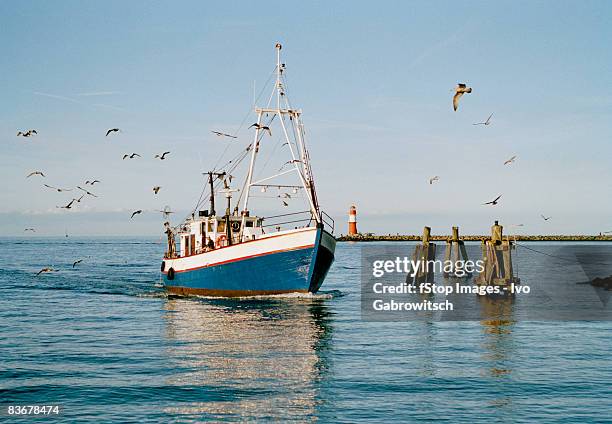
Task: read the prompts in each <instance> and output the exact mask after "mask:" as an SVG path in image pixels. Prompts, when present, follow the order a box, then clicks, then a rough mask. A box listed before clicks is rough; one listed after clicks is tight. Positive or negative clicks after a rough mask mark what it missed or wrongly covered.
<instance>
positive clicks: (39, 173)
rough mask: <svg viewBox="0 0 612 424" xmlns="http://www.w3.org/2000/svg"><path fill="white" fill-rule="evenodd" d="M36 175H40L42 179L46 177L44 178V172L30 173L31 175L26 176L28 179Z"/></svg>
mask: <svg viewBox="0 0 612 424" xmlns="http://www.w3.org/2000/svg"><path fill="white" fill-rule="evenodd" d="M34 175H40V176H41V177H44V176H45V174H43V173H42V172H40V171H34V172H30V173H29V174H28V175H27V176H26V178H30V177H33V176H34Z"/></svg>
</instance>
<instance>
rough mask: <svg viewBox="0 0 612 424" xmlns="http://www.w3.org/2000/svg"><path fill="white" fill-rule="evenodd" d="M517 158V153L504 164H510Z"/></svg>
mask: <svg viewBox="0 0 612 424" xmlns="http://www.w3.org/2000/svg"><path fill="white" fill-rule="evenodd" d="M515 160H516V155H515V156H512V157H511V158H510V159H508V160H507V161H505V162H504V165H510V164H511V163H514V161H515Z"/></svg>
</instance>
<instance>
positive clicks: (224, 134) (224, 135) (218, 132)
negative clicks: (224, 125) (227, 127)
mask: <svg viewBox="0 0 612 424" xmlns="http://www.w3.org/2000/svg"><path fill="white" fill-rule="evenodd" d="M211 133H213V134H215V135H216V136H218V137H229V138H238V137H236V136H235V135H231V134H226V133H224V132H221V131H211Z"/></svg>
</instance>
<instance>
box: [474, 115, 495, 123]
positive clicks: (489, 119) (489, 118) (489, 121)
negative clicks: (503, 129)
mask: <svg viewBox="0 0 612 424" xmlns="http://www.w3.org/2000/svg"><path fill="white" fill-rule="evenodd" d="M492 116H493V114H490V115H489V117H488V118H487V120H486V121H484V122H476V123H475V124H472V125H491V117H492Z"/></svg>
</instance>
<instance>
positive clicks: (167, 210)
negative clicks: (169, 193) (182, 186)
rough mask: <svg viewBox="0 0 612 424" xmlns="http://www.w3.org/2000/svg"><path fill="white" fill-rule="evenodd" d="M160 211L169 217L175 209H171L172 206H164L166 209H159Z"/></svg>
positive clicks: (165, 216)
mask: <svg viewBox="0 0 612 424" xmlns="http://www.w3.org/2000/svg"><path fill="white" fill-rule="evenodd" d="M158 212H161V213H162V214H163V216H164V218H166V219H168V217H169V216H170V214H171V213H174V211H171V210H170V206H166V207H165V208H164V210H161V211H158Z"/></svg>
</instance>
